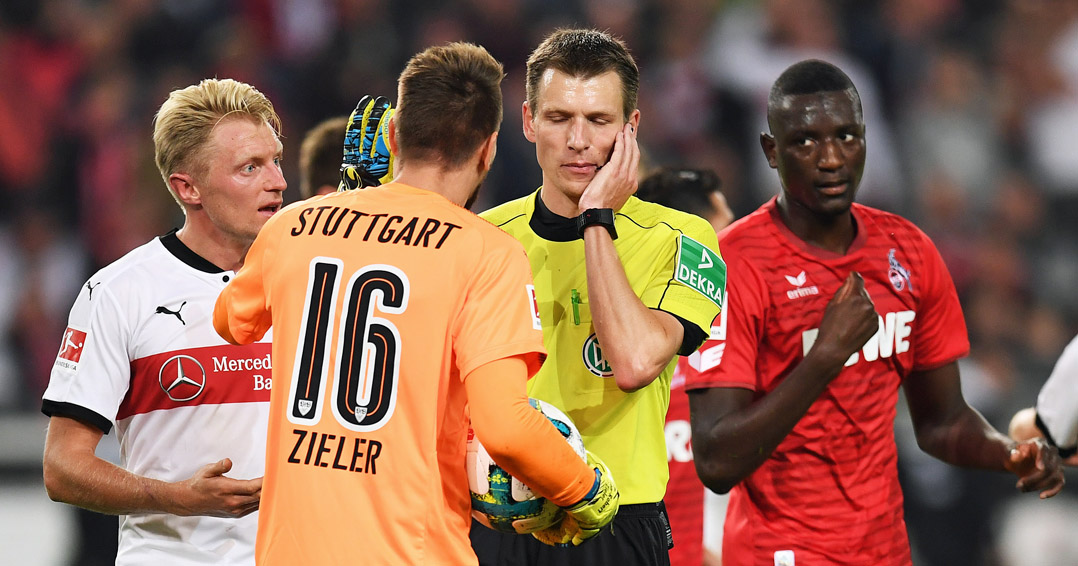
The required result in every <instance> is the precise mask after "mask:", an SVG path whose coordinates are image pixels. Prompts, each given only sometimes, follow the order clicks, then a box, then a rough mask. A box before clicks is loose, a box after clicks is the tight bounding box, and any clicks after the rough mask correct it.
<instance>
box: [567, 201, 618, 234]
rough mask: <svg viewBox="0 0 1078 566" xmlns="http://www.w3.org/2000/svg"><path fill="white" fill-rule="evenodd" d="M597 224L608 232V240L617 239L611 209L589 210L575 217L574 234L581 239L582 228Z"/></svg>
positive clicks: (612, 210)
mask: <svg viewBox="0 0 1078 566" xmlns="http://www.w3.org/2000/svg"><path fill="white" fill-rule="evenodd" d="M595 224H598V225H600V226H603V227H604V228H606V231H607V232H610V239H611V240H616V239H618V231H617V230H615V229H614V209H613V208H589V209H587V210H585V211H584V212H583V213H582V214H581V215H580V216H577V217H576V233H577V235H578V236H580V237H581V238H583V237H584V228H587V227H588V226H593V225H595Z"/></svg>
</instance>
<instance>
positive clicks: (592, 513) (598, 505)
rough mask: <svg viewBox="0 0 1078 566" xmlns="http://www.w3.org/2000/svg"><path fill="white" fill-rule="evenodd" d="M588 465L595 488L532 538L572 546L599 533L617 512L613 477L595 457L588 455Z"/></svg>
mask: <svg viewBox="0 0 1078 566" xmlns="http://www.w3.org/2000/svg"><path fill="white" fill-rule="evenodd" d="M588 464H589V465H591V467H592V468H594V469H595V485H594V486H593V487H592V488H591V492H589V493H588V495H586V496H585V497H584V499H583V500H581V501H580V502H579V503H577V504H575V505H572V506H571V507H565V508H564V509H565V511H566V516H565V518H564V519H562V521H561V522H559V523H556V524H555V525H553V526H551V527H548V528H546V529H543V530H541V531H536V532H534V533H532V536H533V537H535V538H536V539H538V540H539V541H540V542H542V543H544V544H549V545H552V546H554V545H567V544H569V543H572V544H573V545H574V546H576V545H579V544H580V543H582V542H584V541H586V540H588V539H589V538H591V537H593V536H595V535H597V534H599V533H600V532H601V531H602V530H603V528H605V527H606V526H607V525H609V524H610V522H611V521H613V520H614V516H615V515H617V513H618V499H619V497H620V495H619V493H618V486H617V485H615V484H614V476H613V475H611V473H610V469H609V468H607V467H606V464H604V463H603V461H602V460H600V459H599V458H598V457H597V456H595V455H594V454H592V453H591V452H588Z"/></svg>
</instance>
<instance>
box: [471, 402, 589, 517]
mask: <svg viewBox="0 0 1078 566" xmlns="http://www.w3.org/2000/svg"><path fill="white" fill-rule="evenodd" d="M528 404H530V405H531V406H532V407H533V408H534V409H535V410H537V411H539V412H541V413H543V416H545V417H546V418H547V420H549V421H550V423H551V424H553V425H554V428H556V429H558V432H560V433H561V435H562V436H563V437H565V440H566V442H568V443H569V446H571V447H572V448H573V450H574V451H576V453H577V454H578V455H580V459H581V460H584V461H587V456H586V454H585V453H584V440H583V439H582V438H580V431H578V430H577V429H576V425H574V424H573V421H571V420H569V417H567V416H566V415H565V413H563V412H561V410H559V409H558V408H557V407H554V406H553V405H551V404H550V403H547V402H545V401H540V400H538V399H528ZM468 487H469V490H470V491H471V495H472V516H473V517H475V519H476V520H477V521H479V522H480V523H482V524H484V525H486V526H487V527H490V528H492V529H494V530H496V531H500V532H503V533H517V534H527V533H532V532H535V531H539V530H542V529H545V528H547V527H549V526H551V525H554V524H555V523H557V522H558V521H560V520H561V519H562V516H563V515H564V511H562V509H561V508H560V507H558V506H557V505H555V504H553V503H551V502H550V501H547V500H546V499H545V498H543V497H539V496H537V495H535V494H534V493H533V492H532V490H531V489H530V488H529V487H528V486H526V485H524V483H523V482H521V481H520V480H518V479H516V478H514V477H513V476H511V475H509V472H507V471H505V470H504V469H502V467H501V466H499V465H498V464H497V463H495V462H494V460H492V459H491V457H490V455H489V454H487V450H486V448H483V445H482V444H480V442H479V439H478V438H476V437H475V434H474V433H473V432H472V431H468Z"/></svg>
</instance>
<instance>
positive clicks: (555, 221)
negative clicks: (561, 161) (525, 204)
mask: <svg viewBox="0 0 1078 566" xmlns="http://www.w3.org/2000/svg"><path fill="white" fill-rule="evenodd" d="M542 192H543V191H542V189H540V190H538V191H535V211H534V212H533V213H532V217H531V219H529V220H528V226H530V227H531V229H532V231H533V232H535V234H536V235H537V236H539V237H540V238H543V239H544V240H550V241H552V242H572V241H573V240H579V239H580V236H579V235H577V232H576V219H575V218H566V217H564V216H561V215H559V214H557V213H555V212H554V211H552V210H550V209H549V208H547V206H546V204H545V203H544V202H543V198H542Z"/></svg>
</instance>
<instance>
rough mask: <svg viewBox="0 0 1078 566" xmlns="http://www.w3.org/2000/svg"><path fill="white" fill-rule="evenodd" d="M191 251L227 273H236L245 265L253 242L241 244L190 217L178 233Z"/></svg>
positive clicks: (178, 236) (177, 235)
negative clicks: (244, 261) (245, 259)
mask: <svg viewBox="0 0 1078 566" xmlns="http://www.w3.org/2000/svg"><path fill="white" fill-rule="evenodd" d="M176 237H177V238H179V239H180V241H181V242H183V244H184V245H185V246H187V247H188V248H190V249H191V251H193V252H195V253H196V254H198V255H199V256H200V257H202V258H203V259H205V260H206V261H208V262H210V263H212V264H214V265H216V266H217V267H220V268H221V269H223V270H225V271H236V270H238V269H239V268H240V267H241V266H242V265H243V258H244V256H246V255H247V250H248V249H249V248H250V247H251V242H240V241H237V240H236V239H235V238H232V237H229V236H228V235H226V234H224V233H222V232H221V231H220V230H218V229H216V228H215V227H212V226H211V228H209V229H207V228H204V227H202V226H201V225H200V223H199V222H197V221H196V222H192V219H191V218H190V217H188V219H187V221H186V222H184V224H183V228H181V229H180V230H179V231H177V232H176Z"/></svg>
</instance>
